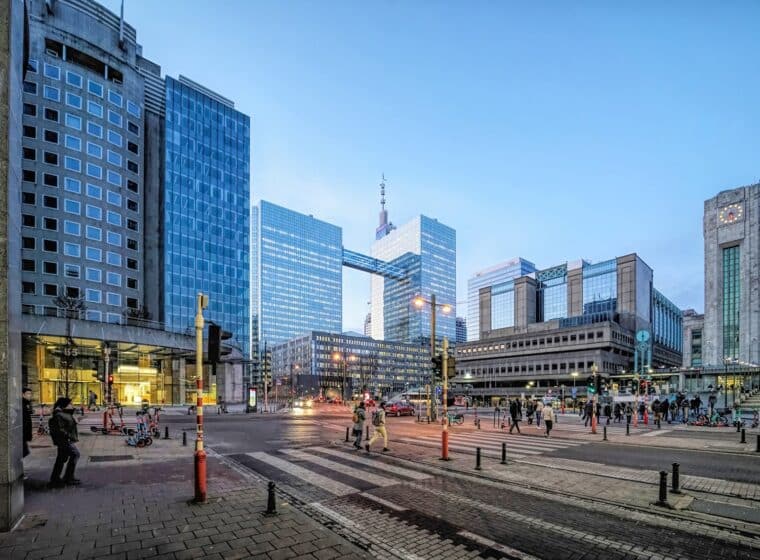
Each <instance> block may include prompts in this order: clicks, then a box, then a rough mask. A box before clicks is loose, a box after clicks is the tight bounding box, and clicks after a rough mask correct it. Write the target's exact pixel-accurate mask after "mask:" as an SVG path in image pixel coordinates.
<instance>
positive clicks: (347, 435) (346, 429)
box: [346, 428, 348, 443]
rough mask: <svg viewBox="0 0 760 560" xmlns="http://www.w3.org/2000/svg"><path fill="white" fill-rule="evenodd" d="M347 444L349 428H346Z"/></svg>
mask: <svg viewBox="0 0 760 560" xmlns="http://www.w3.org/2000/svg"><path fill="white" fill-rule="evenodd" d="M346 443H348V428H346Z"/></svg>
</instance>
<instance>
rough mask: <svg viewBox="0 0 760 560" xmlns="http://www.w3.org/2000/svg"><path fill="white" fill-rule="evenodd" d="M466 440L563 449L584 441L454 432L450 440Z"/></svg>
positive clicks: (581, 443)
mask: <svg viewBox="0 0 760 560" xmlns="http://www.w3.org/2000/svg"><path fill="white" fill-rule="evenodd" d="M462 439H464V440H466V441H467V442H469V441H483V442H486V443H497V444H499V447H501V443H502V442H506V444H507V447H509V446H528V447H529V448H536V449H542V448H545V449H550V450H554V449H564V448H566V447H575V446H577V445H583V443H584V442H580V441H566V440H557V439H548V438H543V439H539V438H536V437H533V436H525V437H522V436H519V435H514V436H507V435H506V434H467V435H465V434H456V435H454V436H453V437H452V438H451V440H452V441H456V440H462Z"/></svg>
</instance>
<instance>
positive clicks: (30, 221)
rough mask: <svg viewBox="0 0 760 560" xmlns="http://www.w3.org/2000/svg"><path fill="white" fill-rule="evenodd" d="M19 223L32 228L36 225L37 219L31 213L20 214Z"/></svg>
mask: <svg viewBox="0 0 760 560" xmlns="http://www.w3.org/2000/svg"><path fill="white" fill-rule="evenodd" d="M21 225H22V226H23V227H29V228H33V227H36V226H37V220H36V218H35V217H34V215H32V214H21Z"/></svg>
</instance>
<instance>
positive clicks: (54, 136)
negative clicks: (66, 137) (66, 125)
mask: <svg viewBox="0 0 760 560" xmlns="http://www.w3.org/2000/svg"><path fill="white" fill-rule="evenodd" d="M45 142H50V143H51V144H57V143H58V133H57V132H56V131H55V130H47V129H46V130H45Z"/></svg>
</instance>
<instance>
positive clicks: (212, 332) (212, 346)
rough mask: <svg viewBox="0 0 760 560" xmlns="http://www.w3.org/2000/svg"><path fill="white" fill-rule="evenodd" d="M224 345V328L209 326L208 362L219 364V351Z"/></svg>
mask: <svg viewBox="0 0 760 560" xmlns="http://www.w3.org/2000/svg"><path fill="white" fill-rule="evenodd" d="M221 345H222V327H220V326H219V325H214V324H213V323H212V324H210V325H209V326H208V361H209V362H211V363H212V364H217V363H219V349H220V348H221Z"/></svg>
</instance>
